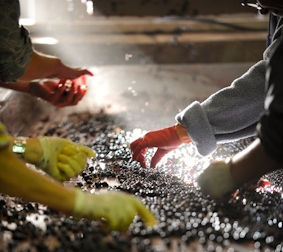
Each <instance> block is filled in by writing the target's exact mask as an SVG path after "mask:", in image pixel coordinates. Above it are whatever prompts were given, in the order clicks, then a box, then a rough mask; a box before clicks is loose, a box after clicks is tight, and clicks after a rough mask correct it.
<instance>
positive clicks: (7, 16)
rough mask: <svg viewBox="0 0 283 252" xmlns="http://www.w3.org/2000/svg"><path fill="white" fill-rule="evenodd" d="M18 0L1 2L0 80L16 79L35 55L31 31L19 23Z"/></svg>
mask: <svg viewBox="0 0 283 252" xmlns="http://www.w3.org/2000/svg"><path fill="white" fill-rule="evenodd" d="M19 17H20V5H19V1H18V0H4V1H1V2H0V80H2V81H3V82H8V81H9V82H10V81H12V82H13V81H16V80H17V79H19V78H20V77H21V76H22V75H23V74H24V73H25V71H26V69H27V67H28V65H29V63H30V60H31V58H32V55H33V48H32V43H31V39H30V37H29V32H28V30H27V29H26V28H24V27H23V26H20V25H19Z"/></svg>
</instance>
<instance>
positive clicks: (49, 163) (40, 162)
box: [34, 137, 96, 181]
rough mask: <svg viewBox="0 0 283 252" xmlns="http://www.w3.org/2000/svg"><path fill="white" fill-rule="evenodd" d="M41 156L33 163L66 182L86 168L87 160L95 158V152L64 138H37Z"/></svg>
mask: <svg viewBox="0 0 283 252" xmlns="http://www.w3.org/2000/svg"><path fill="white" fill-rule="evenodd" d="M38 140H39V142H40V145H41V149H42V151H43V154H42V155H41V156H40V157H39V158H38V159H37V161H35V162H34V164H35V165H36V167H38V168H40V169H42V170H43V171H45V172H46V173H47V174H49V175H50V176H52V177H54V178H56V179H58V180H61V181H66V180H68V179H70V178H72V177H74V176H76V175H78V174H79V173H80V172H82V170H83V169H85V167H86V163H87V158H90V157H95V155H96V154H95V152H94V151H93V150H92V149H90V148H88V147H86V146H84V145H81V144H76V143H73V142H72V141H70V140H69V139H65V138H56V137H39V138H38Z"/></svg>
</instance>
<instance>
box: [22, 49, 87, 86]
mask: <svg viewBox="0 0 283 252" xmlns="http://www.w3.org/2000/svg"><path fill="white" fill-rule="evenodd" d="M82 75H90V76H93V73H92V72H90V71H89V70H87V69H84V68H72V67H69V66H67V65H65V64H64V63H63V62H62V60H61V59H60V58H58V57H54V56H50V55H47V54H43V53H39V52H37V51H34V53H33V57H32V59H31V61H30V64H29V66H28V68H27V70H26V72H25V74H24V75H23V76H21V78H20V79H21V80H23V81H31V80H35V79H43V78H47V79H50V78H57V79H70V80H73V79H76V78H78V77H80V76H82Z"/></svg>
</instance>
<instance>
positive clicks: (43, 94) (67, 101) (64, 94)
mask: <svg viewBox="0 0 283 252" xmlns="http://www.w3.org/2000/svg"><path fill="white" fill-rule="evenodd" d="M86 91H87V84H86V77H85V76H84V75H83V76H81V77H80V78H78V79H74V80H67V79H61V80H59V81H58V80H52V79H41V80H35V81H32V82H30V84H29V93H30V94H31V95H33V96H36V97H40V98H41V99H43V100H46V101H48V102H50V103H51V104H53V105H54V106H57V107H59V108H62V107H66V106H74V105H77V104H78V102H79V101H80V100H81V99H82V98H83V96H84V95H85V93H86Z"/></svg>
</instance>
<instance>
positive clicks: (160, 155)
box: [150, 149, 171, 168]
mask: <svg viewBox="0 0 283 252" xmlns="http://www.w3.org/2000/svg"><path fill="white" fill-rule="evenodd" d="M170 151H171V149H169V150H168V149H166V150H165V149H157V151H156V152H155V154H154V155H153V157H152V159H151V162H150V167H152V168H155V166H156V164H157V163H158V162H159V161H160V160H161V159H162V158H163V157H164V156H165V155H166V154H167V153H169V152H170Z"/></svg>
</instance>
